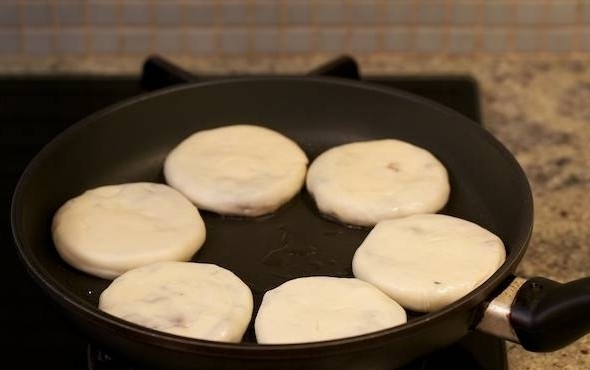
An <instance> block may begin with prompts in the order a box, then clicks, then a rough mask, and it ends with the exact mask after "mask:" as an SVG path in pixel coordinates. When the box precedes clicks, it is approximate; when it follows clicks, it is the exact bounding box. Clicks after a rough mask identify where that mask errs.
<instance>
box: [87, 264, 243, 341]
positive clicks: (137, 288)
mask: <svg viewBox="0 0 590 370" xmlns="http://www.w3.org/2000/svg"><path fill="white" fill-rule="evenodd" d="M99 308H100V309H101V310H103V311H105V312H108V313H110V314H112V315H114V316H117V317H119V318H122V319H124V320H127V321H130V322H133V323H136V324H139V325H142V326H145V327H149V328H152V329H155V330H159V331H163V332H167V333H171V334H176V335H181V336H185V337H190V338H198V339H206V340H212V341H221V342H239V341H240V340H241V339H242V336H243V335H244V332H245V331H246V328H247V327H248V324H249V322H250V319H251V317H252V293H251V291H250V289H249V288H248V286H246V284H244V283H243V282H242V280H240V279H239V278H238V277H237V276H236V275H234V274H233V273H232V272H231V271H229V270H226V269H224V268H222V267H219V266H217V265H212V264H206V263H193V262H157V263H154V264H150V265H146V266H142V267H139V268H136V269H133V270H130V271H128V272H126V273H125V274H123V275H121V276H119V277H118V278H117V279H115V280H113V282H112V283H111V285H109V287H108V288H107V289H105V290H104V291H103V293H102V294H101V296H100V302H99Z"/></svg>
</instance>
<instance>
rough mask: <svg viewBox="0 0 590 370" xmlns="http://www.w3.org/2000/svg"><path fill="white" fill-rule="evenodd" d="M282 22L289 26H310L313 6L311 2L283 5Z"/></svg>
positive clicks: (288, 2)
mask: <svg viewBox="0 0 590 370" xmlns="http://www.w3.org/2000/svg"><path fill="white" fill-rule="evenodd" d="M281 10H282V13H283V16H282V18H281V19H282V21H283V22H284V23H287V24H309V23H310V22H311V15H312V4H311V2H310V1H309V0H291V1H286V2H284V3H283V5H282V9H281Z"/></svg>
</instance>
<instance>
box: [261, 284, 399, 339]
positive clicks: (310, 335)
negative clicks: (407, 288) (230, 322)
mask: <svg viewBox="0 0 590 370" xmlns="http://www.w3.org/2000/svg"><path fill="white" fill-rule="evenodd" d="M406 320H407V319H406V312H405V311H404V309H403V308H402V307H401V306H400V305H399V304H397V303H396V302H395V301H393V300H392V299H391V298H389V297H388V296H387V295H385V294H384V293H383V292H381V291H380V290H379V289H377V288H375V287H374V286H372V285H370V284H367V283H365V282H363V281H361V280H358V279H353V278H351V279H349V278H336V277H327V276H313V277H306V278H299V279H294V280H290V281H287V282H286V283H284V284H282V285H280V286H278V287H277V288H275V289H272V290H270V291H268V292H266V293H265V294H264V298H263V299H262V305H261V306H260V310H259V311H258V314H257V316H256V321H255V331H256V339H257V341H258V342H259V343H263V344H281V343H283V344H284V343H305V342H317V341H323V340H330V339H338V338H346V337H351V336H355V335H360V334H366V333H370V332H374V331H378V330H382V329H386V328H390V327H393V326H397V325H401V324H403V323H405V322H406Z"/></svg>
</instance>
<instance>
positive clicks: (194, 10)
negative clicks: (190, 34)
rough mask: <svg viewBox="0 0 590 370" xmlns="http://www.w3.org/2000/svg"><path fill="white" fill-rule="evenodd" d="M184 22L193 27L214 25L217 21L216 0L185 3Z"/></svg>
mask: <svg viewBox="0 0 590 370" xmlns="http://www.w3.org/2000/svg"><path fill="white" fill-rule="evenodd" d="M182 14H183V24H185V25H187V26H191V27H195V26H197V27H199V26H212V25H213V24H214V23H215V17H216V11H215V2H213V1H199V2H191V3H187V4H185V5H184V8H183V9H182Z"/></svg>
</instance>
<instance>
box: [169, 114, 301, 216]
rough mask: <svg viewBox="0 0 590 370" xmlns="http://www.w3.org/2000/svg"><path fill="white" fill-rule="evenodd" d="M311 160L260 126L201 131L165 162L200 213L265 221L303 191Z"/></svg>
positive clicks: (172, 181) (175, 183)
mask: <svg viewBox="0 0 590 370" xmlns="http://www.w3.org/2000/svg"><path fill="white" fill-rule="evenodd" d="M307 163H308V159H307V156H306V155H305V153H304V152H303V151H302V150H301V148H300V147H299V146H298V145H297V144H296V143H295V142H294V141H292V140H291V139H289V138H287V137H285V136H284V135H282V134H280V133H278V132H276V131H273V130H270V129H267V128H264V127H260V126H252V125H233V126H225V127H220V128H216V129H211V130H203V131H199V132H197V133H195V134H193V135H191V136H190V137H188V138H187V139H185V140H184V141H182V142H181V143H180V144H179V145H178V146H177V147H176V148H174V149H173V150H172V151H171V152H170V153H169V154H168V157H167V158H166V161H165V163H164V175H165V177H166V181H167V182H168V184H170V185H171V186H172V187H174V188H176V189H178V190H179V191H180V192H182V193H183V194H185V195H186V196H187V197H188V198H189V199H191V200H192V201H193V202H194V203H195V204H196V205H197V207H199V209H206V210H209V211H212V212H216V213H219V214H226V215H238V216H260V215H263V214H267V213H271V212H274V211H275V210H277V209H278V208H279V207H280V206H281V205H283V204H285V203H286V202H287V201H289V200H290V199H291V198H293V197H294V196H295V194H297V193H298V192H299V191H300V190H301V188H302V187H303V183H304V181H305V173H306V171H307Z"/></svg>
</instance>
